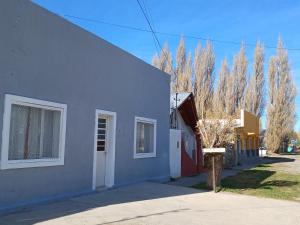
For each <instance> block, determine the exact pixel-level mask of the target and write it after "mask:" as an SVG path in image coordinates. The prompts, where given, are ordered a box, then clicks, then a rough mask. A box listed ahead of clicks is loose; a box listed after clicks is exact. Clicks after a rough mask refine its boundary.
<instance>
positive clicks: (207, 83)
mask: <svg viewBox="0 0 300 225" xmlns="http://www.w3.org/2000/svg"><path fill="white" fill-rule="evenodd" d="M214 66H215V54H214V51H213V46H212V43H211V42H209V41H208V42H207V43H206V46H205V48H201V46H200V44H198V46H197V48H196V50H195V60H194V73H195V85H194V94H195V100H196V106H197V110H198V114H199V117H200V118H201V119H203V118H205V117H206V116H207V113H208V112H209V110H210V109H211V107H212V100H213V91H214V90H213V88H214Z"/></svg>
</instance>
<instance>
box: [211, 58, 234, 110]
mask: <svg viewBox="0 0 300 225" xmlns="http://www.w3.org/2000/svg"><path fill="white" fill-rule="evenodd" d="M229 76H230V70H229V68H228V63H227V60H226V59H224V60H223V61H222V66H221V69H220V72H219V80H218V85H217V88H216V91H215V92H214V107H213V108H214V111H216V112H218V114H219V115H220V116H222V115H223V114H226V112H227V102H226V94H227V93H228V89H229V88H230V86H228V85H230V84H228V82H230V81H229V78H230V77H229Z"/></svg>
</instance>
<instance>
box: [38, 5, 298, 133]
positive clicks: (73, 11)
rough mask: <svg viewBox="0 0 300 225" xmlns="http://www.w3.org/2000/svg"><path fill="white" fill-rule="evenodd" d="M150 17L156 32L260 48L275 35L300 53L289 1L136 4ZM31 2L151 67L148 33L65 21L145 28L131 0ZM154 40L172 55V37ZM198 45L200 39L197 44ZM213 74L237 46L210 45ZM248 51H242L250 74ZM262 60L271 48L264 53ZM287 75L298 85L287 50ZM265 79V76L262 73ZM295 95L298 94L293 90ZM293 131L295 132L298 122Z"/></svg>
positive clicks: (293, 55)
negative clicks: (214, 60)
mask: <svg viewBox="0 0 300 225" xmlns="http://www.w3.org/2000/svg"><path fill="white" fill-rule="evenodd" d="M140 1H141V2H144V3H145V5H146V6H147V9H148V11H150V13H151V19H152V20H151V21H152V22H153V25H154V28H155V30H157V31H161V32H170V33H179V34H182V35H194V36H201V37H205V38H210V39H220V40H228V41H234V42H245V43H255V42H256V40H260V41H262V42H263V43H264V44H265V45H266V46H276V42H277V39H278V35H281V37H282V39H283V41H284V43H285V47H287V48H291V49H292V48H298V49H300V41H299V40H300V26H299V25H300V24H299V21H300V1H294V0H260V1H253V0H243V1H242V0H223V1H220V0H218V1H217V0H210V1H204V0H190V1H188V0H186V1H182V0H173V1H167V0H140ZM34 2H36V3H37V4H39V5H41V6H43V7H44V8H47V9H48V10H50V11H52V12H54V13H56V14H58V15H60V16H62V17H65V18H66V19H67V20H69V21H71V22H73V23H75V24H77V25H79V26H81V27H83V28H84V29H86V30H88V31H90V32H92V33H95V34H96V35H98V36H100V37H102V38H103V39H105V40H107V41H109V42H111V43H113V44H115V45H117V46H119V47H120V48H122V49H124V50H126V51H128V52H130V53H132V54H133V55H135V56H137V57H139V58H141V59H143V60H144V61H146V62H148V63H151V59H152V56H153V54H155V53H156V48H155V45H154V41H153V38H152V36H151V34H150V33H146V32H138V31H132V30H127V29H122V28H117V27H112V26H108V25H104V24H100V23H92V22H88V21H83V20H78V19H75V18H70V17H66V16H65V15H73V16H77V17H84V18H90V19H95V20H102V21H106V22H110V23H116V24H123V25H129V26H134V27H139V28H145V29H148V25H147V23H146V20H145V18H144V17H143V15H142V12H141V10H140V8H139V6H138V4H137V1H136V0H126V1H121V0H101V1H99V0H72V1H71V0H60V1H58V0H56V1H55V0H52V1H50V0H34ZM158 38H159V41H160V42H161V43H162V44H163V43H165V42H167V43H168V45H169V47H170V49H171V51H172V52H173V54H175V50H176V47H177V45H178V42H179V38H178V37H170V36H164V35H158ZM197 42H198V40H195V39H186V46H187V50H188V51H189V50H190V51H192V52H193V51H194V49H195V47H196V45H197ZM201 44H202V45H204V44H205V41H201ZM213 44H214V50H215V54H216V72H218V70H219V68H220V63H221V60H222V59H223V58H224V57H227V59H228V60H229V62H231V61H232V57H233V55H234V54H235V53H236V52H237V51H238V50H239V46H238V45H232V44H224V43H217V42H214V43H213ZM253 51H254V47H252V46H249V47H246V53H247V57H248V61H249V73H250V72H251V69H252V65H251V62H252V60H253ZM265 53H266V66H265V67H266V71H267V62H268V61H269V57H270V56H271V55H272V54H275V50H274V49H265ZM289 57H290V63H291V67H292V74H293V77H294V80H295V82H296V86H297V87H300V79H299V78H300V51H289ZM266 75H267V74H266ZM298 92H299V93H300V90H298ZM296 106H297V107H296V109H297V110H296V111H297V112H298V111H299V109H300V96H297V99H296ZM296 130H297V131H298V130H300V120H298V121H297V124H296Z"/></svg>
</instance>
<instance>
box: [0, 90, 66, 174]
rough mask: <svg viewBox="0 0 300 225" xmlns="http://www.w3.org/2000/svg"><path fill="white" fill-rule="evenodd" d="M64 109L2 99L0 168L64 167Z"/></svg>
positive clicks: (21, 99)
mask: <svg viewBox="0 0 300 225" xmlns="http://www.w3.org/2000/svg"><path fill="white" fill-rule="evenodd" d="M66 111H67V106H66V105H64V104H57V103H52V102H47V101H41V100H35V99H30V98H24V97H19V96H14V95H6V96H5V111H4V120H3V121H4V124H3V135H2V152H1V168H2V169H9V168H24V167H38V166H54V165H63V164H64V142H65V127H66Z"/></svg>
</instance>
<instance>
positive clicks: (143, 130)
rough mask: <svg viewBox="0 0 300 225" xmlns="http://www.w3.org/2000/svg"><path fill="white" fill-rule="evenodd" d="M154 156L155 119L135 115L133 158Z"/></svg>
mask: <svg viewBox="0 0 300 225" xmlns="http://www.w3.org/2000/svg"><path fill="white" fill-rule="evenodd" d="M155 156H156V120H153V119H147V118H142V117H135V128H134V158H146V157H155Z"/></svg>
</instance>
